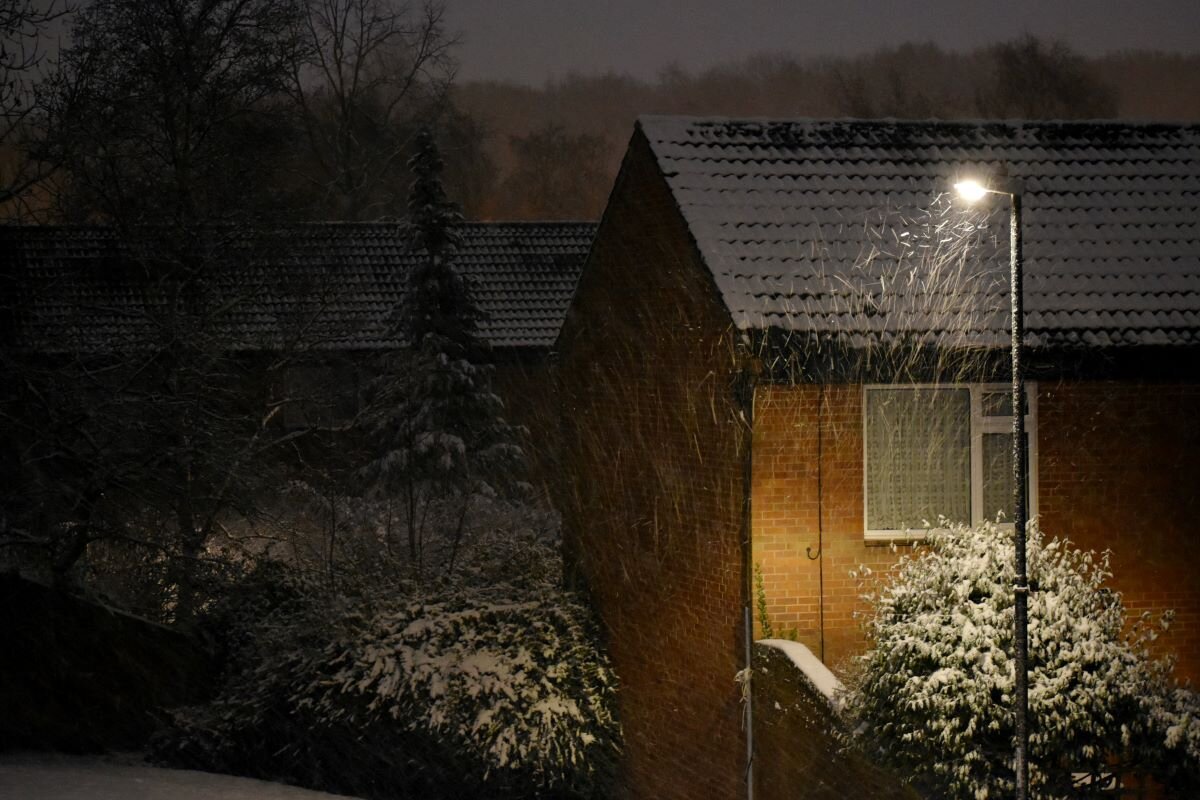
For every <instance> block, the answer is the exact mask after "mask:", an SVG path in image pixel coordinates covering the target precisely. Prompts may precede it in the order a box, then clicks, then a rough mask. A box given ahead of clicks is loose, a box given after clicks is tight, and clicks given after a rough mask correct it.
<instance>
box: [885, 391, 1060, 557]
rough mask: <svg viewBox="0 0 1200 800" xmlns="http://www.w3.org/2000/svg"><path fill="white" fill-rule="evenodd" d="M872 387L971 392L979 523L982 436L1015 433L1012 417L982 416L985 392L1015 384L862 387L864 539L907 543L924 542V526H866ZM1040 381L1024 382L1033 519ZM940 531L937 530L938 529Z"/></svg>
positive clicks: (975, 519) (974, 513)
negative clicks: (868, 438) (868, 425)
mask: <svg viewBox="0 0 1200 800" xmlns="http://www.w3.org/2000/svg"><path fill="white" fill-rule="evenodd" d="M872 389H892V390H895V389H912V390H919V389H967V390H968V391H970V398H971V400H970V402H971V454H970V462H971V524H972V525H979V524H981V523H982V522H983V521H984V517H983V436H984V434H987V433H1004V434H1009V435H1010V436H1011V434H1012V417H1011V416H1007V417H985V416H984V415H983V395H984V394H985V393H987V394H990V393H993V392H1000V393H1003V394H1006V395H1011V394H1012V385H1011V384H1007V383H867V384H863V387H862V395H861V402H862V414H861V416H862V495H863V505H862V512H863V529H864V538H865V539H866V541H868V542H872V541H873V542H898V541H900V542H908V541H921V540H922V539H924V538H925V535H926V533H928V531H927V530H926V529H925V528H920V529H916V528H908V529H905V530H894V529H882V530H872V529H870V528H867V520H868V519H870V516H869V515H868V513H867V512H868V509H867V505H868V503H869V497H868V494H867V392H868V391H870V390H872ZM1037 395H1038V391H1037V383H1036V382H1035V381H1025V403H1026V405H1027V406H1028V407H1029V411H1028V413H1027V414H1026V415H1025V439H1026V442H1027V450H1028V463H1027V464H1026V470H1027V473H1028V475H1029V486H1028V487H1027V488H1028V492H1029V508H1028V509H1027V517H1028V518H1029V519H1033V518H1034V517H1035V516H1037V513H1038V455H1037V452H1038V450H1037V441H1038V436H1037ZM1000 527H1001V528H1007V529H1009V530H1011V529H1012V527H1013V525H1012V523H1011V522H1009V523H1006V524H1002V525H1001V526H1000ZM935 530H937V529H935Z"/></svg>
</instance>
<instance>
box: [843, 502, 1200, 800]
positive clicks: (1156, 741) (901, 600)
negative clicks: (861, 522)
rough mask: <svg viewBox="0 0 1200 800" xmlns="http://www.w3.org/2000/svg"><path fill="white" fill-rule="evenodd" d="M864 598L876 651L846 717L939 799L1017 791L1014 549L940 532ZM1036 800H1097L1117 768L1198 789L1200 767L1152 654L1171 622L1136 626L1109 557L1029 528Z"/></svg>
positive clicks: (961, 530)
mask: <svg viewBox="0 0 1200 800" xmlns="http://www.w3.org/2000/svg"><path fill="white" fill-rule="evenodd" d="M928 545H929V546H928V547H926V548H922V549H921V550H919V551H917V552H916V553H914V554H912V555H908V556H906V557H904V558H902V559H901V560H900V561H899V563H898V564H897V565H896V567H895V568H894V570H893V571H892V572H891V573H889V575H888V576H887V577H886V578H884V579H882V580H881V582H880V583H879V584H877V586H876V588H875V589H874V590H873V591H872V592H870V593H869V594H867V595H865V596H864V599H865V600H866V601H867V602H868V604H869V605H870V606H871V611H870V612H869V613H868V615H867V616H866V625H865V627H866V632H867V634H868V636H869V638H870V640H871V647H870V649H869V650H868V651H867V652H866V653H865V654H864V655H862V656H861V657H859V659H858V662H857V665H856V667H857V674H856V676H855V678H854V680H853V681H852V685H853V687H854V688H853V689H852V690H851V692H850V694H849V696H848V698H847V700H848V710H849V712H850V714H851V715H852V717H853V719H854V720H855V722H856V723H857V724H858V732H859V733H860V734H861V738H862V739H863V741H864V742H866V743H867V745H868V747H870V748H871V749H872V750H874V751H875V753H876V754H877V755H878V756H879V757H881V758H882V759H884V760H885V761H886V762H888V763H889V764H891V765H892V766H895V767H897V768H899V769H900V770H901V771H902V772H904V773H906V774H908V775H911V776H912V778H913V781H914V783H915V784H916V785H917V786H918V788H921V789H924V790H926V791H928V792H931V793H932V794H934V795H937V796H949V797H968V798H993V797H1006V796H1011V795H1012V793H1013V766H1012V753H1013V711H1012V706H1013V692H1014V686H1015V665H1014V663H1013V661H1012V659H1011V658H1010V656H1009V654H1010V653H1011V652H1012V643H1013V578H1014V568H1013V546H1012V537H1011V534H1010V533H1008V532H1007V531H1004V530H1002V529H1000V528H999V527H997V526H996V525H992V524H985V525H982V526H978V527H974V528H972V527H965V526H948V527H947V528H946V529H945V530H943V531H931V532H930V534H929V539H928ZM1029 564H1030V578H1031V581H1032V586H1033V592H1032V593H1031V595H1030V603H1029V619H1030V623H1029V639H1030V640H1029V653H1030V665H1029V667H1030V680H1029V705H1030V720H1031V736H1030V760H1031V767H1032V769H1031V775H1032V782H1033V789H1034V796H1036V797H1040V798H1058V797H1063V798H1065V797H1088V796H1104V790H1103V789H1102V787H1103V786H1104V782H1105V780H1106V779H1107V777H1108V776H1109V775H1110V774H1111V773H1112V772H1113V771H1114V770H1117V771H1120V770H1129V769H1139V770H1142V771H1147V772H1151V773H1153V774H1155V775H1156V776H1157V777H1158V778H1159V779H1160V780H1163V781H1165V782H1167V783H1168V785H1172V786H1183V785H1192V784H1193V783H1194V782H1195V781H1196V778H1197V773H1198V770H1197V765H1198V764H1200V747H1198V745H1200V730H1198V724H1200V723H1197V717H1196V708H1197V704H1196V696H1195V694H1194V693H1193V692H1191V691H1190V690H1188V689H1184V688H1180V687H1176V686H1174V685H1173V684H1172V682H1171V680H1170V676H1169V673H1170V668H1171V663H1170V661H1169V660H1159V661H1155V660H1153V659H1152V658H1151V656H1150V653H1149V643H1150V642H1151V641H1152V640H1153V639H1154V638H1155V637H1156V636H1157V633H1158V630H1159V629H1162V628H1165V627H1166V626H1167V624H1168V623H1169V621H1170V615H1169V614H1168V615H1164V618H1163V619H1162V620H1160V621H1157V622H1156V621H1153V620H1151V619H1150V618H1149V616H1148V615H1144V616H1143V617H1142V618H1141V619H1140V620H1138V621H1137V623H1136V624H1134V625H1133V626H1132V627H1131V628H1128V629H1127V626H1126V624H1125V623H1126V616H1125V610H1124V606H1123V604H1122V602H1121V596H1120V594H1118V593H1116V592H1113V591H1111V590H1109V589H1107V588H1106V587H1105V586H1104V583H1105V581H1106V580H1107V579H1108V578H1109V577H1111V571H1110V568H1109V560H1108V556H1107V554H1105V555H1102V556H1097V555H1095V554H1093V553H1091V552H1087V551H1081V550H1078V549H1076V548H1074V547H1072V546H1071V545H1070V544H1069V543H1068V542H1066V541H1063V540H1059V539H1053V540H1050V541H1046V540H1045V538H1044V537H1043V535H1042V533H1041V532H1040V531H1039V530H1038V529H1037V526H1036V525H1031V526H1030V532H1029Z"/></svg>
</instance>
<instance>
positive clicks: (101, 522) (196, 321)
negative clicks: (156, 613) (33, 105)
mask: <svg viewBox="0 0 1200 800" xmlns="http://www.w3.org/2000/svg"><path fill="white" fill-rule="evenodd" d="M299 10H300V9H299V6H298V5H297V4H296V2H294V0H108V1H107V2H104V3H95V4H93V5H91V6H89V7H88V8H87V9H86V10H84V11H82V12H80V14H79V15H78V16H77V19H76V22H75V26H74V30H73V44H72V46H71V47H70V48H68V49H66V50H64V51H63V53H62V54H61V58H60V68H59V71H58V72H57V73H56V74H55V75H54V76H53V77H52V78H51V79H50V81H49V84H48V87H47V91H46V92H45V94H44V95H43V97H44V105H43V106H42V113H43V114H44V117H43V120H42V123H41V124H42V125H43V128H44V136H43V138H42V140H41V142H40V147H39V151H40V154H41V155H43V157H44V158H46V159H47V160H50V161H52V162H53V163H55V164H58V165H60V169H59V176H60V178H59V180H58V187H57V188H58V190H59V193H58V198H57V199H58V206H59V208H60V210H61V211H62V213H63V215H64V216H66V217H67V218H68V219H79V220H85V221H101V222H106V223H109V224H110V226H111V228H112V231H111V233H110V234H106V235H107V236H108V237H109V238H108V239H106V241H108V242H111V246H108V247H107V248H106V249H104V250H103V258H102V259H99V261H98V262H97V263H90V264H88V265H86V266H88V267H90V269H85V270H80V271H79V272H78V273H77V274H65V273H64V274H63V275H62V276H61V285H59V286H56V287H52V288H51V289H49V290H48V291H51V292H53V293H54V294H53V297H54V302H55V304H56V308H58V309H60V310H61V313H64V314H66V315H67V316H66V321H67V323H69V324H67V325H65V327H66V328H69V329H71V330H72V331H74V330H79V331H83V334H82V335H81V336H80V337H79V338H78V339H73V338H72V337H69V336H67V335H66V333H65V331H63V332H59V333H58V335H56V336H53V337H50V339H49V340H46V339H44V338H43V339H40V340H39V339H38V338H37V337H31V336H30V331H29V330H26V329H22V330H20V331H14V332H13V336H12V338H11V339H10V340H8V341H3V340H0V357H2V358H3V363H2V364H0V366H2V367H3V368H4V370H5V372H6V373H7V375H6V377H9V378H11V379H10V380H8V381H6V382H5V385H4V387H3V390H0V447H5V448H11V451H12V452H13V453H15V454H17V456H18V459H19V461H18V463H17V464H16V465H14V466H13V474H14V480H19V481H20V484H16V485H20V486H24V487H26V488H27V489H28V491H26V490H24V489H23V490H21V491H15V492H13V493H12V495H11V496H9V497H6V498H0V499H5V500H7V501H11V502H10V503H6V506H7V509H8V511H9V514H8V516H9V518H10V520H11V522H10V523H9V533H10V538H11V537H16V538H19V539H21V540H23V541H24V542H25V543H27V544H39V543H40V544H43V545H45V546H46V547H47V548H48V549H49V550H50V551H51V552H52V553H53V564H52V568H53V570H54V572H55V573H56V574H60V575H65V574H66V573H67V572H68V571H69V570H70V569H71V568H72V566H73V564H74V563H75V562H76V561H77V560H78V559H80V558H81V557H82V556H83V555H84V554H85V553H86V552H87V550H88V548H89V546H91V545H92V544H94V543H95V542H97V541H100V540H104V541H110V542H111V541H124V542H129V543H136V544H137V545H138V546H143V547H145V548H149V549H150V550H154V551H156V552H158V553H160V554H162V555H163V556H164V557H165V558H166V563H167V565H168V567H169V569H168V575H167V580H168V582H169V585H170V586H171V587H173V588H172V591H173V594H174V597H173V601H174V603H173V605H174V616H175V618H176V619H179V620H182V621H186V620H187V619H188V618H189V617H190V615H191V614H192V613H193V611H194V610H195V605H196V595H197V577H198V575H199V572H200V570H199V567H200V566H201V562H202V561H204V559H205V557H206V548H207V546H208V544H209V543H210V542H211V540H212V539H213V537H214V536H215V535H216V534H218V533H219V532H221V531H222V529H223V528H224V527H225V526H226V525H228V524H229V523H230V522H231V520H243V521H244V520H249V519H253V518H254V516H255V515H256V514H258V513H259V512H260V511H261V510H262V507H263V506H262V503H263V496H264V489H265V486H266V484H267V482H268V481H269V480H270V479H271V478H272V476H273V473H272V470H271V469H270V467H271V466H272V463H271V458H272V455H273V453H274V451H275V450H276V449H277V448H278V446H279V445H280V444H281V443H282V441H285V440H286V439H287V438H288V436H289V434H287V433H286V432H285V431H282V430H280V429H279V428H278V427H277V426H275V425H273V424H272V422H273V419H274V418H275V416H277V411H278V408H279V405H278V403H277V402H275V401H274V400H273V399H272V396H271V394H270V392H269V387H270V383H271V380H272V375H273V373H274V372H275V371H277V370H278V369H279V368H280V366H281V363H283V362H284V359H286V356H287V352H288V351H287V349H286V345H285V343H282V342H277V343H275V345H276V346H277V347H278V346H284V347H285V349H284V350H283V351H282V352H267V353H264V352H262V350H263V348H262V347H261V346H258V347H257V348H256V349H258V350H259V355H258V356H256V357H249V356H248V354H247V353H246V350H247V349H248V348H250V347H255V345H260V344H261V343H248V342H247V341H246V340H245V337H244V335H243V334H242V333H241V332H240V329H239V324H238V322H237V320H238V317H237V315H238V313H239V311H240V310H241V309H242V307H243V306H244V305H245V304H246V303H247V302H249V301H252V300H253V297H254V293H255V292H256V291H262V287H261V286H259V287H258V288H254V284H253V282H250V283H249V284H248V282H247V281H245V280H244V279H243V278H242V276H244V275H245V274H246V272H247V270H250V269H253V267H254V265H255V264H256V262H257V261H258V260H259V259H260V258H261V256H262V255H263V254H264V253H265V252H271V251H273V252H274V253H275V255H276V257H278V251H279V250H280V249H281V248H282V247H283V246H284V244H283V242H282V240H281V237H279V236H275V235H272V233H271V231H272V230H273V227H272V222H273V220H272V217H274V216H275V213H276V211H277V205H278V203H277V192H276V190H275V189H274V188H273V187H274V186H275V185H276V183H277V180H276V179H277V176H278V174H279V172H280V170H281V168H282V164H283V163H284V161H283V159H284V157H285V156H286V154H287V152H288V145H289V140H290V138H291V137H290V136H289V132H288V129H287V127H286V123H287V115H286V113H285V110H286V109H287V108H288V105H289V104H288V103H287V99H286V94H285V90H286V88H287V85H288V76H289V70H290V67H291V65H292V64H293V63H294V62H295V60H296V58H297V54H296V50H297V47H298V44H297V42H296V41H295V39H294V38H293V32H294V31H295V29H296V25H297V20H298V18H299ZM14 235H20V234H19V233H17V234H14ZM20 269H21V266H20V264H11V265H6V268H5V269H4V270H3V271H0V272H2V274H3V277H4V278H5V279H9V278H11V279H12V284H11V285H12V286H13V287H15V288H16V289H22V290H24V289H28V288H29V287H30V286H31V285H32V284H33V283H35V282H36V281H37V280H38V277H37V276H34V275H25V274H21V273H20ZM260 283H261V281H260ZM42 288H45V287H42ZM20 297H21V294H20V293H19V292H16V291H14V292H12V293H8V294H6V295H5V297H4V301H5V304H6V305H7V303H8V302H12V303H13V304H14V306H15V304H17V303H18V302H20ZM97 307H99V308H101V309H109V310H110V311H111V310H113V309H115V310H116V312H117V313H118V315H119V316H120V318H121V320H122V322H121V324H120V325H119V326H117V327H115V328H113V327H112V326H110V327H108V328H104V327H103V326H100V327H97V326H95V325H92V324H90V323H89V322H88V321H87V320H88V319H89V315H95V313H97V312H96V308H97ZM56 313H57V312H56ZM26 317H27V315H26ZM26 317H22V319H25V318H26ZM13 318H14V319H15V318H16V317H13ZM47 423H49V424H47ZM28 498H35V501H34V502H28ZM4 511H5V509H4V508H0V513H3V512H4Z"/></svg>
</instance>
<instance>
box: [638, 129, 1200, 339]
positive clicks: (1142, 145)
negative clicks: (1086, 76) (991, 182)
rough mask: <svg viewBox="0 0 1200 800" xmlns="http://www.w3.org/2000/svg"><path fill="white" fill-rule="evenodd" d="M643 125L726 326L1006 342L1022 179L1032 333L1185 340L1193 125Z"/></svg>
mask: <svg viewBox="0 0 1200 800" xmlns="http://www.w3.org/2000/svg"><path fill="white" fill-rule="evenodd" d="M639 126H640V128H641V130H642V132H643V133H644V134H645V136H646V138H647V140H648V141H649V145H650V148H651V150H652V151H653V154H654V156H655V158H656V159H657V163H658V166H659V168H660V169H661V171H662V173H663V174H664V176H665V177H666V181H667V183H668V185H669V187H670V190H671V192H672V193H673V195H674V198H675V201H676V202H677V203H678V206H679V209H680V210H681V212H682V214H683V217H684V219H685V220H686V222H687V225H688V227H689V228H690V231H691V233H692V235H693V237H694V239H695V242H696V245H697V247H698V249H699V253H700V256H701V257H702V259H703V261H704V263H705V264H706V265H707V267H708V269H710V270H711V271H712V274H713V277H714V279H715V282H716V286H717V288H718V289H719V291H720V294H721V297H722V298H723V300H724V302H725V305H726V306H727V307H728V309H729V312H730V314H731V315H732V318H733V320H734V322H735V324H736V325H737V326H738V327H739V328H741V329H743V330H777V331H778V330H782V331H786V332H789V333H796V334H801V335H804V334H810V335H816V336H818V337H820V338H822V339H825V338H830V337H834V338H838V339H840V340H843V341H844V342H846V343H848V344H850V345H852V346H866V345H870V344H873V343H879V342H887V341H892V342H895V341H897V340H908V341H918V342H921V343H936V344H947V343H949V344H977V345H987V346H990V345H998V344H1002V343H1005V342H1007V334H1006V333H1005V331H1006V330H1007V320H1008V309H1009V297H1008V294H1009V292H1008V253H1009V249H1008V213H1009V212H1008V204H1007V200H1006V198H1004V197H995V202H992V203H990V204H989V206H990V210H987V211H980V210H975V209H968V208H966V207H964V206H963V204H962V203H961V201H952V198H951V196H950V186H951V184H952V181H953V180H954V179H956V178H958V177H962V176H966V175H969V174H975V175H978V174H984V175H987V174H992V175H995V174H998V172H999V171H1000V170H1001V169H1006V170H1007V172H1008V174H1009V175H1010V176H1011V177H1012V178H1016V179H1020V180H1021V181H1023V183H1024V195H1023V198H1024V203H1023V205H1024V220H1023V225H1022V230H1023V243H1024V254H1025V259H1024V264H1025V270H1024V272H1025V309H1026V326H1027V333H1028V337H1029V338H1028V339H1027V342H1029V343H1032V344H1036V345H1043V346H1047V345H1049V346H1059V345H1065V346H1071V345H1087V346H1114V345H1196V344H1200V126H1195V125H1189V126H1185V125H1139V124H1126V123H1109V122H1045V123H1040V122H1039V123H1034V122H1005V123H998V122H965V123H951V122H897V121H871V122H867V121H836V122H834V121H803V120H798V121H770V120H731V119H718V118H711V119H700V118H691V117H656V116H650V117H642V118H641V119H640V120H639Z"/></svg>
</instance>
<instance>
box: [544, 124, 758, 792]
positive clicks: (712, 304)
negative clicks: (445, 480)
mask: <svg viewBox="0 0 1200 800" xmlns="http://www.w3.org/2000/svg"><path fill="white" fill-rule="evenodd" d="M688 242H689V237H688V235H687V231H686V229H685V228H684V226H683V222H682V219H681V217H680V215H679V213H678V211H677V210H676V208H675V207H674V205H673V203H672V201H671V199H670V197H669V196H668V194H667V188H666V186H665V184H664V182H663V179H662V177H661V176H660V175H659V174H658V173H657V171H656V170H655V169H654V167H653V163H652V156H651V154H650V152H649V149H648V146H647V145H646V143H645V141H644V139H642V138H641V135H640V133H638V134H635V139H634V141H633V143H632V144H631V149H630V152H629V154H628V155H627V156H626V161H625V163H624V165H623V167H622V171H621V174H620V176H619V178H618V180H617V185H616V187H615V188H614V191H613V195H612V197H611V198H610V201H609V205H608V209H607V211H606V214H605V219H604V221H603V222H602V224H601V227H600V231H599V233H598V236H597V239H596V241H595V244H594V245H593V249H592V254H591V257H590V261H589V264H588V267H587V269H586V270H585V272H584V277H583V280H582V283H581V286H580V288H579V290H578V292H577V294H576V298H575V301H574V303H573V306H572V310H571V312H570V314H569V315H568V318H567V322H566V325H565V327H564V330H563V334H562V336H561V338H560V342H559V350H560V353H561V366H560V376H561V384H560V385H561V391H562V398H563V404H564V409H565V411H564V414H565V418H564V427H563V435H564V450H563V452H564V462H563V463H564V476H565V480H566V482H567V483H568V489H569V491H568V493H567V499H566V501H565V502H564V508H563V514H564V527H565V530H566V535H567V539H566V547H567V556H568V562H569V564H571V565H573V568H574V571H575V574H576V575H577V576H578V578H579V579H580V580H581V581H582V583H583V584H584V585H585V588H586V589H587V590H588V591H589V592H590V594H591V599H592V602H593V605H594V607H595V608H596V609H597V610H598V612H599V614H600V617H601V620H602V622H603V626H604V629H605V632H606V634H607V637H608V643H609V648H610V654H611V657H612V659H613V663H614V666H615V669H616V672H617V674H618V676H619V678H620V681H621V689H620V695H619V697H620V714H621V722H622V725H623V728H624V733H625V753H624V756H623V759H622V764H621V780H622V790H621V792H620V794H619V796H626V797H644V798H699V797H703V798H735V797H741V796H744V795H745V792H746V787H745V782H744V775H745V766H746V765H745V756H744V753H745V740H744V738H743V736H744V734H743V731H742V725H741V715H742V708H741V705H740V700H739V692H738V688H737V685H736V683H735V681H734V675H735V674H736V672H737V671H738V670H739V669H740V668H741V667H742V666H743V664H742V660H743V655H742V654H743V648H744V640H743V635H742V626H741V621H742V608H743V604H744V602H745V597H744V594H745V593H744V575H745V572H744V571H745V568H746V564H745V557H744V555H743V553H744V550H743V547H742V539H743V516H742V514H743V512H742V508H743V498H744V488H743V481H744V467H745V463H744V460H743V452H744V451H743V436H742V432H743V429H742V428H741V427H740V426H739V423H738V422H737V420H738V415H737V410H738V406H737V404H736V402H735V396H734V392H733V386H732V375H733V373H734V363H733V356H732V353H733V348H732V346H731V339H730V335H729V328H730V320H729V317H728V315H727V314H726V313H725V311H724V310H723V307H722V306H721V305H720V304H719V301H718V299H717V296H716V294H715V288H714V287H713V286H712V284H711V277H709V276H708V275H707V274H705V273H704V272H703V271H702V270H701V269H700V267H699V266H698V264H697V262H696V261H695V257H694V254H693V252H692V249H691V247H690V246H689V244H688Z"/></svg>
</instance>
